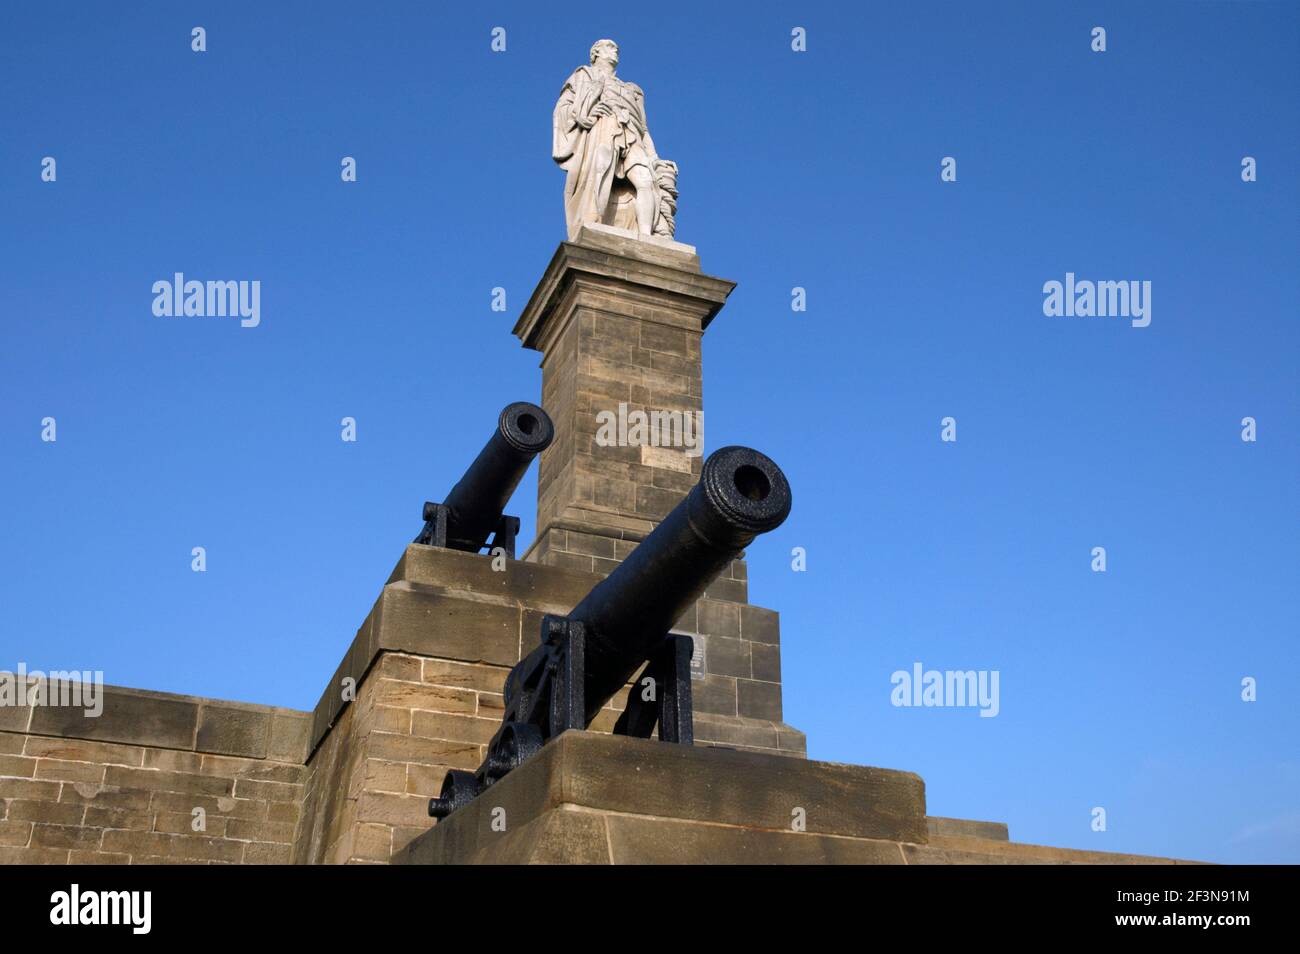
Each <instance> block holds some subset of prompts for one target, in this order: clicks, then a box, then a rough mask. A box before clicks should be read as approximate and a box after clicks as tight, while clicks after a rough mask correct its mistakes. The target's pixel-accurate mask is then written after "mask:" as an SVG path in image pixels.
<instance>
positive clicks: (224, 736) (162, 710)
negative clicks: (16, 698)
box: [0, 686, 311, 765]
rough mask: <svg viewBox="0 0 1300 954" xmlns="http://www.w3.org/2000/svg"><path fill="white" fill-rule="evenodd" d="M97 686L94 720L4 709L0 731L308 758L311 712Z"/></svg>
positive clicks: (66, 711)
mask: <svg viewBox="0 0 1300 954" xmlns="http://www.w3.org/2000/svg"><path fill="white" fill-rule="evenodd" d="M100 689H101V691H102V692H103V711H102V712H101V713H100V714H99V715H98V716H90V715H87V714H86V712H85V707H84V706H46V705H41V706H5V707H2V708H0V731H6V732H12V733H18V734H26V735H36V736H50V737H53V738H64V739H84V740H87V741H93V742H116V743H121V744H126V745H142V746H149V747H151V748H159V749H176V750H179V751H183V752H201V753H206V754H212V755H229V756H238V757H241V758H252V759H267V760H271V761H278V762H289V763H291V764H295V765H302V764H304V763H305V762H306V760H307V743H308V735H309V730H310V727H311V721H310V719H311V715H310V713H307V712H300V711H298V710H296V709H284V708H279V707H276V706H264V705H257V704H254V703H246V702H227V701H224V700H220V699H206V698H203V697H200V696H184V695H177V694H174V693H170V692H153V691H150V690H146V689H129V688H126V687H123V686H102V687H100Z"/></svg>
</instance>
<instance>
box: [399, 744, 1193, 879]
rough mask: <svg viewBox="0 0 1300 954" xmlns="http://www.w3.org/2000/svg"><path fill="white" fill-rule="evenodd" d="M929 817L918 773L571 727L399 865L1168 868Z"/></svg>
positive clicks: (421, 841) (417, 843) (413, 846)
mask: <svg viewBox="0 0 1300 954" xmlns="http://www.w3.org/2000/svg"><path fill="white" fill-rule="evenodd" d="M1005 837H1006V828H1005V826H1000V825H996V824H991V823H983V822H964V821H960V820H956V819H938V818H935V819H927V817H926V814H925V783H924V782H923V781H922V780H921V778H920V777H919V776H917V775H915V774H913V773H911V772H899V771H892V770H889V769H879V768H868V767H863V766H856V765H841V764H838V763H832V762H813V761H806V760H801V759H789V758H782V757H780V756H770V755H765V754H762V753H757V752H741V751H734V750H729V749H721V748H701V747H691V746H680V745H671V744H667V743H662V742H658V741H655V740H647V739H633V738H625V737H620V736H610V735H604V734H600V733H593V732H566V733H565V734H563V735H562V736H560V737H559V738H558V739H556V740H555V741H554V742H552V743H550V744H549V745H547V746H546V747H545V748H544V749H543V750H542V752H541V753H540V754H538V755H537V756H535V757H534V758H533V759H531V760H530V761H529V762H527V763H525V764H524V765H523V766H521V767H520V768H518V769H516V770H515V771H513V772H511V773H510V774H509V775H507V776H506V777H505V778H504V779H502V780H501V781H500V782H498V783H497V784H496V785H494V786H493V787H492V788H490V789H489V790H488V791H487V792H485V793H484V794H483V795H481V796H479V797H478V798H477V799H475V800H474V801H473V802H472V803H470V804H469V805H468V806H466V807H465V808H463V809H461V810H460V811H458V812H456V813H455V814H453V815H452V816H451V817H449V818H447V819H446V820H445V821H443V822H441V823H439V824H438V825H436V826H435V827H434V828H433V829H432V830H431V831H429V832H428V833H426V834H424V835H421V836H419V837H418V838H416V839H415V840H413V841H412V842H411V843H410V844H409V845H408V846H407V848H406V849H405V851H403V852H402V853H400V854H398V855H396V856H395V857H394V858H393V862H394V863H395V864H524V863H533V864H954V863H974V864H1008V863H1028V864H1053V863H1055V864H1069V863H1076V864H1078V863H1082V864H1141V863H1160V864H1171V863H1174V862H1171V861H1169V860H1168V859H1160V858H1149V857H1143V856H1138V855H1120V854H1110V853H1105V852H1093V851H1074V850H1070V849H1059V848H1045V847H1041V846H1038V845H1020V844H1015V843H1014V842H1009V841H1005V840H999V839H1005Z"/></svg>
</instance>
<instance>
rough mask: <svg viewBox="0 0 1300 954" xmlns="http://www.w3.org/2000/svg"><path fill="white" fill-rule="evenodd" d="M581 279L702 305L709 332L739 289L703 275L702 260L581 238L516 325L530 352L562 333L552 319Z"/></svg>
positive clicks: (559, 258)
mask: <svg viewBox="0 0 1300 954" xmlns="http://www.w3.org/2000/svg"><path fill="white" fill-rule="evenodd" d="M579 276H582V277H584V278H586V279H591V280H595V281H601V280H609V279H612V280H615V281H616V282H617V285H616V286H615V287H616V289H617V291H618V292H619V293H620V294H621V295H624V296H626V295H628V294H630V293H633V292H634V290H635V289H636V288H637V287H638V286H640V287H643V288H647V289H653V290H654V291H655V292H657V293H666V294H669V295H673V296H677V297H678V298H679V299H680V300H689V301H691V302H694V303H698V305H699V306H700V308H701V312H700V327H701V329H703V328H707V327H708V325H709V322H710V321H712V320H713V318H714V316H716V315H717V313H718V312H719V311H721V309H722V305H723V303H724V302H725V301H726V300H727V296H728V295H730V294H731V292H732V289H734V288H735V287H736V283H735V282H732V281H728V280H726V279H724V278H714V277H713V276H710V275H705V274H703V273H702V272H701V271H700V269H699V260H698V258H697V257H694V256H687V255H683V254H682V253H681V252H679V251H677V250H673V249H663V248H659V247H657V246H655V245H654V244H652V243H649V242H638V241H636V240H633V239H625V238H622V237H621V236H615V235H604V234H600V233H595V232H592V231H591V230H586V231H584V232H583V233H581V242H561V243H560V245H559V247H558V248H557V249H556V250H555V254H554V255H553V256H552V257H551V261H550V263H549V264H548V265H547V266H546V271H545V273H544V274H543V275H542V280H541V281H540V282H539V283H538V285H537V288H536V289H535V290H534V291H533V294H532V297H531V298H529V300H528V304H527V305H525V306H524V310H523V312H522V313H521V314H520V316H519V320H518V321H517V322H516V323H515V326H514V329H513V332H514V334H515V336H516V337H518V338H519V340H520V342H521V343H522V344H523V346H524V347H525V348H532V349H534V350H539V351H540V350H545V341H544V340H543V339H549V338H550V337H551V336H553V335H554V334H555V333H556V331H557V329H554V328H550V329H548V328H547V326H548V324H551V322H550V318H551V316H552V314H553V313H555V312H556V311H557V306H558V304H559V302H560V300H561V299H562V298H564V296H565V294H566V292H567V291H568V287H569V285H570V284H571V283H572V282H573V281H574V280H575V279H576V278H578V277H579Z"/></svg>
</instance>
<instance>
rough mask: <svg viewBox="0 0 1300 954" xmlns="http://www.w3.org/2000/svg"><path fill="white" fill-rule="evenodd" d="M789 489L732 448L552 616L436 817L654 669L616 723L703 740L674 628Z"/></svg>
mask: <svg viewBox="0 0 1300 954" xmlns="http://www.w3.org/2000/svg"><path fill="white" fill-rule="evenodd" d="M790 502H791V496H790V485H789V483H787V481H786V479H785V475H784V474H782V473H781V469H780V468H779V467H777V466H776V464H775V463H773V462H772V460H771V459H769V458H768V457H766V456H764V455H763V454H760V453H759V452H758V451H755V450H750V449H749V448H747V447H724V448H722V449H721V450H719V451H716V452H714V453H713V454H712V455H710V457H709V459H708V460H706V461H705V462H704V467H703V470H702V472H701V475H700V481H699V483H698V484H696V485H695V487H693V488H692V489H691V491H690V493H688V494H687V495H686V497H685V499H684V500H682V502H681V503H679V504H678V505H677V506H676V507H674V508H673V511H672V512H671V513H670V514H668V516H667V517H665V518H664V520H663V522H662V523H660V524H659V526H657V527H655V529H654V531H653V532H652V533H651V534H650V535H649V536H648V537H646V538H645V540H643V541H642V542H641V543H640V544H639V545H638V546H637V548H636V549H635V550H633V551H632V552H631V554H629V555H628V557H627V559H626V560H624V561H623V562H622V563H621V564H619V566H618V567H616V568H615V569H614V571H613V572H612V573H611V574H610V575H609V576H608V577H606V578H605V579H604V580H602V581H601V582H599V583H597V584H596V586H594V587H593V588H592V590H591V592H590V593H588V594H587V595H586V596H585V597H584V598H583V599H582V601H581V602H580V603H579V604H578V605H577V606H575V607H574V608H573V610H572V611H571V612H570V613H569V614H568V615H567V616H546V617H545V618H544V619H543V620H542V632H541V642H540V645H538V646H537V648H536V649H534V650H533V651H532V652H530V653H529V654H528V655H527V656H525V657H524V658H523V659H521V660H520V661H519V662H518V663H517V664H516V665H515V667H514V668H513V669H511V670H510V673H509V675H508V676H507V677H506V683H505V714H504V716H503V718H502V722H501V728H500V729H498V730H497V733H496V735H495V736H493V737H492V741H491V742H490V743H489V745H488V752H487V758H486V759H484V761H483V764H482V765H480V766H479V768H478V771H476V772H463V771H451V772H448V773H447V775H446V777H445V778H444V780H443V784H442V792H441V794H440V795H439V796H438V797H436V798H433V799H431V800H430V802H429V814H430V815H432V816H434V817H435V818H445V817H446V816H447V815H449V814H451V813H452V812H453V811H455V810H456V809H458V808H460V807H461V806H463V805H465V804H467V803H468V802H470V801H471V800H473V799H474V798H475V797H477V796H478V795H479V794H480V793H481V792H482V791H483V790H484V789H486V788H488V787H489V786H491V785H493V784H495V783H496V782H498V781H500V779H501V778H503V777H504V776H505V775H506V774H507V773H509V772H510V771H512V770H513V769H515V768H517V767H518V766H520V765H522V764H523V763H524V762H526V761H527V760H528V759H529V758H531V757H532V756H533V755H535V754H536V753H537V752H538V751H539V750H540V749H541V747H542V746H543V745H544V744H545V743H546V742H548V741H549V740H550V739H552V738H554V737H555V736H557V735H559V734H560V733H561V732H564V731H565V730H567V729H585V728H586V727H587V726H589V725H590V724H591V720H592V719H593V718H595V716H596V713H598V712H599V711H600V709H601V707H602V706H603V705H604V704H605V703H606V702H608V701H609V700H610V699H611V698H612V697H613V696H614V694H615V693H617V692H618V691H619V690H620V689H621V688H622V687H623V686H624V685H626V684H627V682H628V680H629V679H630V678H631V677H632V676H633V674H635V673H636V671H637V670H638V669H639V668H640V667H642V666H643V665H644V666H645V669H644V671H643V672H642V673H641V676H640V678H639V679H638V680H637V682H636V683H635V684H634V685H633V686H632V689H631V690H630V692H629V693H628V699H627V706H626V707H625V708H624V710H623V714H622V715H621V716H620V717H619V719H618V722H617V723H615V726H614V731H615V733H617V734H621V735H630V736H639V737H642V738H649V737H650V735H651V733H652V732H654V730H655V727H656V726H658V730H659V738H660V740H661V741H664V742H678V743H682V744H686V745H690V744H691V743H692V742H693V741H694V727H693V716H692V708H691V676H690V662H691V652H692V649H693V642H692V640H691V638H690V637H689V636H683V635H680V634H677V633H672V632H670V630H671V629H672V625H673V623H674V622H676V620H677V619H678V618H680V617H681V615H682V614H683V613H684V612H686V610H687V609H688V608H689V607H690V606H691V604H693V603H694V602H695V601H696V600H697V599H699V598H700V596H701V595H702V594H703V593H704V590H705V589H706V588H707V587H708V585H709V584H710V583H712V582H713V580H714V579H716V578H717V576H718V574H719V573H720V572H722V570H723V569H724V568H725V567H726V566H727V565H728V564H729V563H730V562H731V561H732V560H734V559H735V558H736V557H737V556H739V554H740V553H741V552H742V551H743V550H744V549H745V548H746V547H747V546H749V544H750V543H751V542H752V541H753V540H754V538H755V537H756V536H758V535H759V534H760V533H766V532H767V531H769V530H774V529H776V528H777V527H778V526H780V525H781V523H782V522H784V520H785V518H786V517H787V516H788V515H789V513H790Z"/></svg>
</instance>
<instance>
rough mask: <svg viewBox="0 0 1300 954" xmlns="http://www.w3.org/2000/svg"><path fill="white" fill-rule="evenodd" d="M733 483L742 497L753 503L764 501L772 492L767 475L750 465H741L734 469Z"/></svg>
mask: <svg viewBox="0 0 1300 954" xmlns="http://www.w3.org/2000/svg"><path fill="white" fill-rule="evenodd" d="M734 483H735V485H736V489H737V490H739V491H740V493H741V495H742V496H744V497H748V498H749V499H750V500H754V501H759V500H766V499H767V495H768V494H770V493H771V492H772V482H771V481H770V480H768V479H767V475H766V474H764V473H763V472H762V471H761V470H759V469H758V468H757V467H754V466H753V465H751V464H742V465H741V466H740V467H737V468H736V475H735V478H734Z"/></svg>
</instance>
